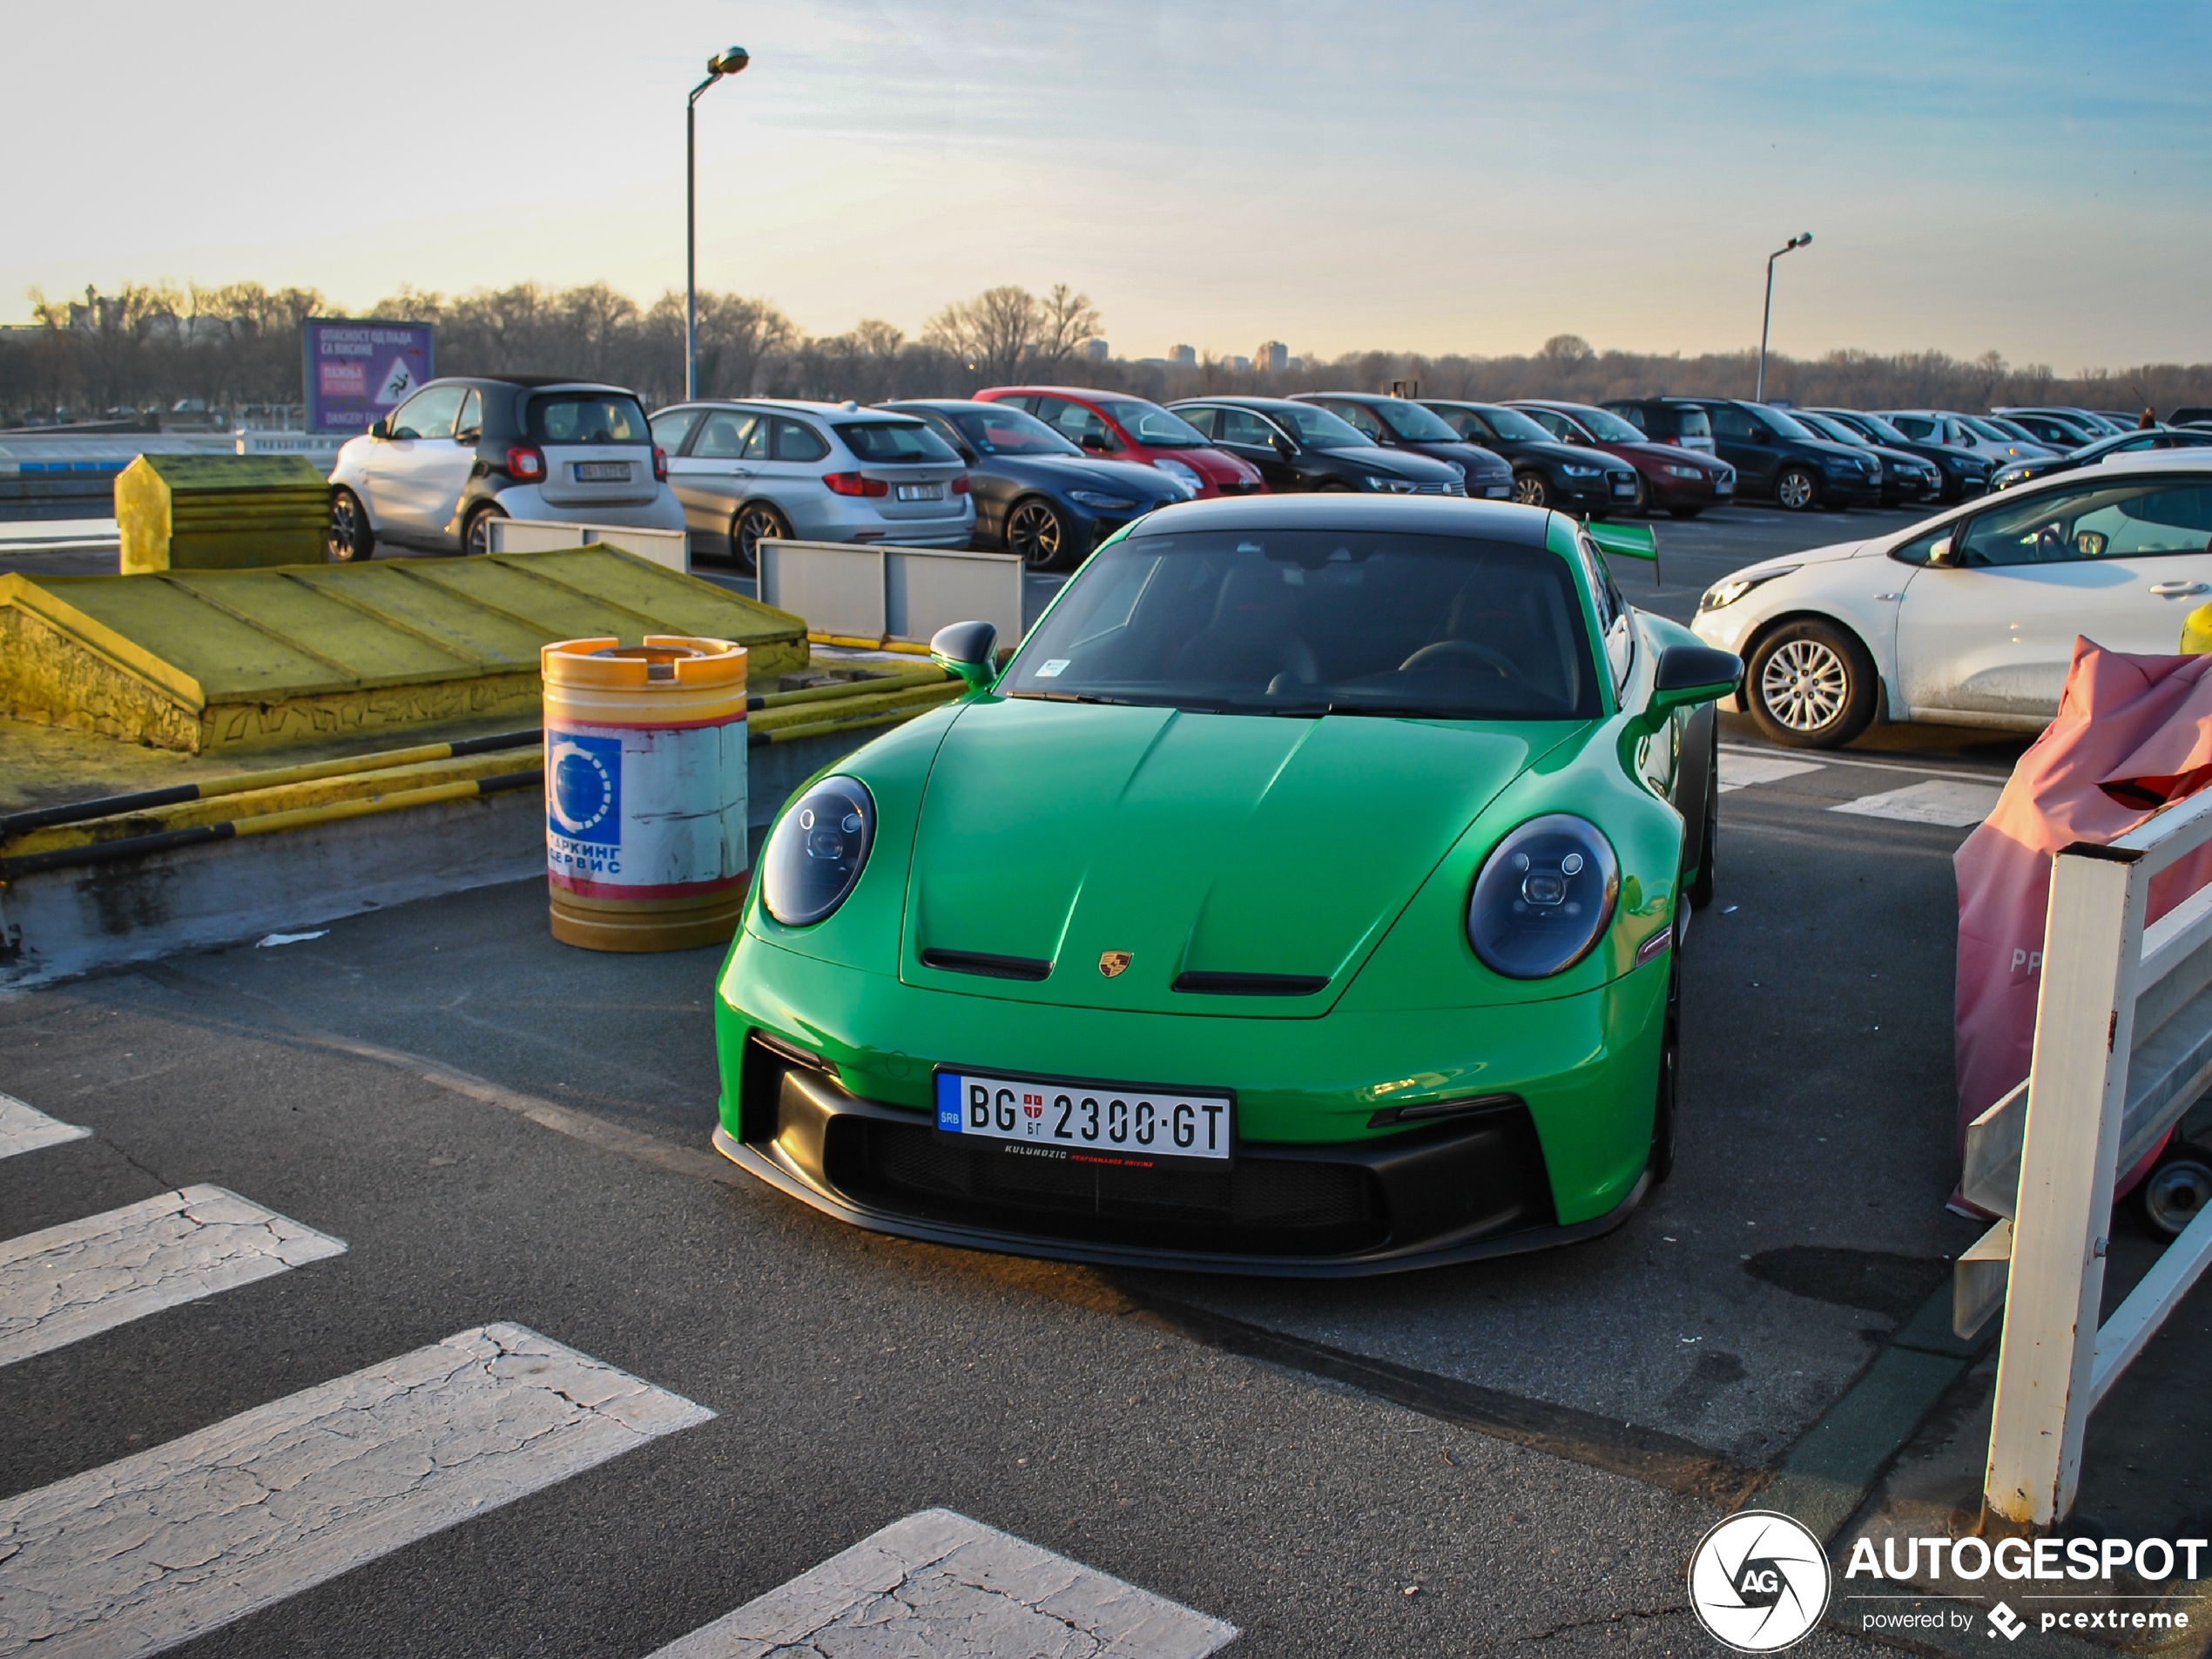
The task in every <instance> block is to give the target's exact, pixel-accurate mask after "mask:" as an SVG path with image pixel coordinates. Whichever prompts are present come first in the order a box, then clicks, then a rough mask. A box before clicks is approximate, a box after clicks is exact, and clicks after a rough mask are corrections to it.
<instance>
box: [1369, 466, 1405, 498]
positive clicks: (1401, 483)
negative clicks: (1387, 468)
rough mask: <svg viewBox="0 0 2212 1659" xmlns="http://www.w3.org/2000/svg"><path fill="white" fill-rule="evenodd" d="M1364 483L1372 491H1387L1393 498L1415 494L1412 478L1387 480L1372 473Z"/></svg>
mask: <svg viewBox="0 0 2212 1659" xmlns="http://www.w3.org/2000/svg"><path fill="white" fill-rule="evenodd" d="M1363 482H1365V483H1366V486H1367V488H1368V489H1386V490H1388V491H1389V492H1390V493H1391V494H1392V495H1393V496H1410V495H1412V494H1413V480H1412V479H1410V478H1386V477H1384V476H1383V475H1381V474H1379V473H1373V472H1371V473H1369V474H1368V475H1366V479H1365V480H1364V481H1363Z"/></svg>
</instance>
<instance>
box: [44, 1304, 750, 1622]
mask: <svg viewBox="0 0 2212 1659" xmlns="http://www.w3.org/2000/svg"><path fill="white" fill-rule="evenodd" d="M713 1415H714V1413H712V1412H711V1411H709V1410H707V1409H706V1408H705V1406H698V1405H695V1404H694V1403H693V1402H691V1400H688V1399H683V1398H681V1397H680V1396H678V1395H676V1394H671V1393H668V1392H667V1391H665V1390H664V1389H660V1388H656V1387H654V1386H652V1385H651V1383H647V1382H643V1381H640V1380H639V1379H637V1378H635V1377H632V1376H630V1375H628V1374H627V1373H625V1372H620V1371H617V1370H616V1369H615V1368H614V1367H613V1366H607V1365H602V1364H601V1363H600V1362H599V1361H598V1360H596V1359H591V1358H590V1357H589V1356H588V1355H585V1354H581V1353H578V1352H577V1351H576V1350H575V1349H573V1348H569V1347H565V1346H563V1345H562V1344H560V1343H557V1342H555V1341H553V1340H552V1339H550V1338H547V1337H543V1336H540V1335H538V1333H537V1332H535V1331H530V1330H526V1329H524V1328H523V1326H521V1325H482V1326H480V1327H478V1328H476V1329H475V1330H471V1331H463V1332H460V1333H459V1334H457V1335H455V1336H450V1337H448V1338H447V1339H445V1340H444V1341H443V1342H439V1343H434V1344H432V1345H430V1346H428V1347H427V1348H418V1349H416V1350H415V1352H413V1353H408V1354H402V1355H401V1356H400V1357H399V1358H398V1359H388V1360H386V1361H384V1362H383V1363H382V1364H381V1365H375V1366H369V1367H368V1368H367V1369H366V1370H363V1371H357V1372H354V1373H353V1375H351V1376H349V1377H341V1378H338V1379H335V1380H334V1381H332V1382H327V1383H321V1384H319V1385H318V1386H315V1387H313V1388H309V1389H307V1390H304V1391H303V1392H301V1393H297V1394H293V1395H291V1396H289V1397H288V1398H287V1399H279V1400H273V1401H272V1402H270V1403H269V1404H268V1405H266V1406H256V1407H255V1408H254V1409H253V1410H252V1411H249V1412H245V1413H240V1414H239V1415H238V1416H236V1417H233V1418H231V1419H230V1420H227V1421H226V1422H221V1423H216V1424H213V1425H212V1426H209V1427H207V1428H204V1429H201V1430H199V1432H197V1433H192V1434H187V1435H185V1437H184V1438H183V1439H182V1440H172V1441H171V1442H170V1443H169V1444H168V1445H166V1446H161V1447H154V1448H153V1449H152V1450H151V1451H147V1452H141V1453H137V1454H136V1455H134V1456H132V1457H127V1458H125V1459H122V1460H120V1461H118V1462H115V1463H111V1464H108V1465H107V1466H106V1467H104V1468H98V1469H91V1470H88V1471H86V1472H85V1473H84V1474H79V1475H73V1476H71V1478H70V1479H68V1480H60V1481H57V1482H56V1483H55V1484H53V1485H52V1486H50V1487H42V1488H40V1489H39V1490H37V1491H36V1492H30V1493H25V1494H23V1495H22V1496H20V1497H16V1498H9V1499H0V1549H12V1551H13V1553H12V1554H6V1555H4V1556H0V1655H5V1654H15V1653H20V1652H24V1651H26V1650H29V1649H34V1648H35V1649H36V1651H37V1653H38V1654H39V1656H40V1659H60V1656H72V1659H138V1656H140V1655H145V1654H152V1653H158V1652H160V1651H161V1650H162V1649H165V1648H171V1647H174V1646H176V1645H178V1644H179V1643H180V1642H186V1641H189V1640H191V1639H192V1637H194V1636H196V1635H201V1634H203V1633H205V1632H206V1631H208V1630H212V1629H216V1628H218V1627H219V1626H221V1625H225V1624H227V1623H229V1622H232V1621H233V1620H234V1619H239V1618H242V1617H244V1616H245V1615H246V1614H248V1613H251V1612H253V1611H254V1610H255V1609H257V1608H264V1607H267V1606H269V1605H270V1604H271V1603H273V1602H279V1601H281V1600H283V1599H284V1598H285V1597H287V1596H289V1595H297V1594H299V1592H300V1591H302V1590H305V1589H307V1588H312V1587H313V1586H314V1585H317V1584H320V1583H323V1582H324V1581H327V1580H329V1579H333V1578H335V1577H336V1576H338V1575H340V1574H341V1573H343V1572H346V1571H348V1570H349V1569H351V1568H355V1567H358V1566H361V1564H362V1563H363V1562H366V1561H374V1560H375V1559H376V1558H377V1557H378V1556H380V1555H384V1554H388V1553H390V1552H391V1551H393V1550H395V1549H398V1548H401V1547H402V1546H403V1545H407V1544H410V1543H413V1542H414V1541H416V1540H417V1539H420V1538H423V1537H427V1536H428V1535H429V1534H432V1533H435V1532H439V1531H442V1530H443V1529H444V1528H445V1527H450V1526H452V1525H454V1524H455V1522H457V1521H466V1520H468V1519H469V1517H470V1516H472V1515H476V1514H483V1513H484V1512H485V1511H487V1510H489V1509H493V1508H496V1507H498V1506H500V1505H502V1504H505V1503H511V1502H513V1501H515V1500H516V1499H517V1498H522V1497H526V1496H528V1495H529V1494H531V1493H533V1492H536V1491H539V1490H540V1489H542V1488H543V1487H549V1486H552V1485H554V1484H555V1483H556V1482H558V1481H561V1480H566V1479H568V1478H569V1477H570V1475H573V1474H581V1473H582V1472H583V1471H584V1470H586V1469H589V1468H590V1467H593V1466H594V1465H596V1464H598V1463H603V1462H604V1461H605V1460H608V1459H609V1458H612V1457H616V1456H618V1455H620V1454H621V1453H624V1452H627V1451H631V1450H632V1449H633V1448H635V1447H640V1446H643V1445H644V1444H645V1443H646V1442H647V1441H649V1440H654V1439H657V1438H658V1437H659V1436H660V1435H663V1434H667V1433H673V1432H674V1431H676V1430H678V1429H681V1428H688V1427H690V1426H691V1425H693V1424H695V1423H701V1422H705V1420H707V1419H709V1418H711V1417H712V1416H713Z"/></svg>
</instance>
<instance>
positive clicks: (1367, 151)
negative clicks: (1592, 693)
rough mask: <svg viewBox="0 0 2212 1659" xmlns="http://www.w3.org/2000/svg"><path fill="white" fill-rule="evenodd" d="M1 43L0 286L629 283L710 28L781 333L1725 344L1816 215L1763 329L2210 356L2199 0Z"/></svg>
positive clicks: (729, 24)
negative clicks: (1063, 292)
mask: <svg viewBox="0 0 2212 1659" xmlns="http://www.w3.org/2000/svg"><path fill="white" fill-rule="evenodd" d="M6 38H7V41H8V49H7V51H5V52H4V53H0V108H4V109H5V110H6V111H8V115H9V127H10V134H11V138H12V145H11V148H12V149H13V151H14V152H15V159H16V161H17V166H16V168H15V169H14V176H15V178H16V179H17V188H16V189H14V190H13V191H11V192H10V202H9V206H8V210H7V212H6V213H5V215H4V216H0V320H25V319H27V317H28V314H29V301H28V300H27V298H26V294H27V291H28V290H30V288H32V287H40V288H43V289H44V290H45V291H46V292H47V293H48V294H49V295H56V294H60V293H78V292H81V291H82V290H83V288H84V286H85V285H86V284H87V283H94V284H98V286H100V287H102V288H103V289H112V288H114V287H118V286H119V285H121V284H123V283H125V282H131V281H152V280H172V281H175V282H178V283H180V284H181V283H187V282H199V283H203V284H219V283H225V282H231V281H239V280H253V281H259V282H261V283H264V284H266V285H267V286H269V287H284V286H303V287H315V288H319V289H320V290H322V291H323V292H324V293H326V294H327V295H328V296H330V298H331V299H332V300H334V301H335V302H337V303H338V304H340V305H341V306H343V307H347V308H354V309H358V308H360V307H366V306H368V305H369V304H370V303H372V302H373V301H374V300H377V299H379V298H380V297H381V296H383V295H385V294H388V293H392V292H394V291H395V290H396V289H398V288H399V287H401V285H402V284H411V285H412V286H413V287H415V288H417V289H421V290H430V291H437V292H442V293H448V294H450V293H458V292H463V291H466V290H469V289H471V288H475V287H504V286H506V285H508V284H510V283H514V282H518V281H523V280H535V281H538V282H542V283H546V284H550V285H553V286H559V287H565V286H568V285H570V284H574V283H580V282H589V281H595V280H604V281H605V282H607V283H609V284H610V285H611V286H613V287H616V288H617V289H620V290H622V291H623V292H624V293H629V294H631V295H632V296H633V297H635V298H637V300H640V301H641V302H649V301H650V300H651V299H652V298H654V297H655V296H656V295H658V293H661V292H663V291H664V290H666V289H669V288H671V287H673V288H679V289H680V287H682V285H683V280H684V113H683V111H684V100H685V94H686V93H687V92H688V91H689V90H690V88H691V85H692V84H695V83H696V82H697V81H698V79H699V78H701V76H702V74H703V72H704V64H705V59H706V58H707V57H710V56H711V55H712V54H713V53H714V51H717V50H718V49H719V48H721V47H723V46H725V45H727V44H732V43H735V44H743V45H744V46H745V47H746V48H747V50H748V51H750V52H751V53H752V66H751V68H750V69H748V70H747V71H746V72H745V73H744V74H743V75H742V76H739V77H737V78H733V79H731V80H728V81H725V83H723V84H719V85H718V86H716V87H714V88H713V89H712V90H711V91H709V92H708V93H707V94H706V95H705V98H702V99H701V100H700V102H699V105H698V157H699V182H698V216H699V253H698V267H699V284H700V286H701V287H703V288H708V289H718V290H725V291H734V292H738V293H746V294H753V295H759V296H763V297H765V298H767V299H769V300H773V301H774V302H775V303H776V304H777V305H779V306H780V307H782V308H783V309H784V310H785V311H786V313H788V314H790V315H791V317H792V319H793V320H794V321H796V322H797V323H798V324H799V327H801V328H803V329H805V330H806V332H808V333H811V334H835V333H840V332H842V331H843V330H845V329H847V328H849V327H852V326H853V323H855V322H856V321H858V320H860V319H862V318H865V317H880V318H883V319H886V320H889V321H890V322H892V323H894V324H895V325H896V326H898V327H901V328H903V329H905V330H906V331H907V332H908V333H909V334H919V333H920V331H921V327H922V325H923V323H924V322H925V321H926V320H927V318H928V316H929V315H930V314H931V313H933V312H934V311H935V310H937V309H938V308H939V307H941V306H942V305H944V304H945V303H946V302H947V301H948V300H955V299H961V298H965V297H967V296H968V295H971V294H973V293H976V292H978V291H980V290H981V289H983V288H986V287H993V286H995V285H997V284H1000V283H1008V282H1011V283H1019V284H1021V285H1022V286H1024V287H1029V288H1031V289H1034V290H1036V291H1038V292H1040V293H1042V291H1043V290H1045V289H1046V288H1048V287H1050V286H1051V285H1052V284H1054V283H1055V282H1066V283H1068V284H1069V285H1070V286H1071V287H1075V288H1076V289H1078V290H1080V291H1082V292H1083V293H1088V294H1089V296H1090V298H1091V300H1092V301H1093V303H1094V304H1096V306H1097V307H1098V308H1099V310H1100V312H1101V313H1102V314H1103V319H1104V333H1105V334H1106V337H1107V338H1108V339H1109V341H1110V342H1111V343H1112V347H1113V349H1114V351H1115V352H1116V354H1119V355H1123V356H1129V357H1143V356H1163V355H1165V354H1167V352H1168V349H1169V347H1170V346H1171V345H1174V344H1177V343H1189V344H1190V345H1192V346H1195V347H1198V348H1200V349H1201V350H1212V351H1215V352H1217V353H1220V354H1249V353H1251V351H1252V349H1253V348H1254V347H1256V346H1257V345H1258V343H1259V342H1260V341H1263V340H1271V339H1274V340H1282V341H1286V342H1288V343H1289V345H1290V347H1291V350H1292V352H1294V353H1298V354H1313V355H1321V356H1329V355H1333V354H1337V353H1339V352H1344V351H1350V350H1353V349H1359V348H1370V347H1372V348H1379V349H1385V350H1406V351H1422V352H1426V353H1431V354H1441V353H1446V352H1466V353H1470V354H1507V353H1515V352H1525V351H1531V350H1534V348H1535V347H1538V346H1539V345H1541V343H1542V341H1544V340H1546V339H1547V338H1548V337H1549V336H1551V335H1553V334H1561V333H1573V334H1581V336H1583V337H1584V338H1585V339H1587V340H1588V341H1590V342H1592V343H1593V344H1594V345H1595V346H1597V347H1599V348H1601V349H1603V348H1607V347H1618V348H1622V349H1627V350H1638V351H1661V352H1664V351H1681V352H1684V353H1696V352H1701V351H1708V350H1716V351H1727V350H1741V349H1749V348H1752V347H1756V346H1757V342H1758V330H1759V310H1760V300H1761V293H1762V287H1763V284H1764V274H1765V259H1766V256H1767V254H1769V253H1771V252H1772V251H1774V250H1775V249H1777V248H1778V247H1780V246H1782V245H1783V243H1784V241H1785V240H1787V239H1788V238H1789V237H1790V236H1791V235H1792V234H1793V233H1797V232H1800V231H1808V230H1809V231H1811V232H1812V233H1814V240H1813V242H1812V244H1811V246H1808V247H1806V248H1804V249H1802V250H1800V251H1798V252H1797V253H1791V254H1790V255H1788V256H1787V257H1786V258H1785V259H1784V260H1782V261H1781V262H1780V264H1779V266H1777V273H1776V283H1775V299H1774V324H1773V341H1774V348H1775V349H1776V350H1777V351H1779V352H1784V353H1787V354H1792V355H1797V356H1808V355H1817V354H1820V353H1823V352H1826V351H1830V350H1833V349H1837V348H1841V347H1858V348H1861V349H1865V350H1868V351H1874V352H1883V353H1888V352H1898V351H1909V350H1921V349H1929V348H1934V349H1939V350H1943V351H1947V352H1950V353H1952V354H1957V355H1962V356H1973V355H1979V354H1981V353H1983V352H1986V351H1991V350H1994V351H1997V352H2000V353H2001V354H2003V355H2004V356H2005V358H2006V360H2007V361H2010V362H2013V363H2015V364H2022V363H2028V362H2040V363H2046V364H2048V365H2050V366H2052V367H2053V368H2056V369H2057V370H2059V371H2060V373H2062V374H2065V373H2071V372H2073V371H2074V370H2076V369H2078V368H2087V367H2097V366H2105V367H2113V368H2119V367H2124V366H2128V365H2133V364H2137V363H2141V362H2145V361H2212V282H2208V280H2206V273H2207V272H2208V270H2212V213H2208V212H2207V208H2208V206H2212V75H2208V74H2207V72H2206V71H2207V68H2208V65H2212V6H2208V5H2206V4H2203V3H2198V0H2188V3H2129V0H2100V3H2098V4H2094V5H2084V4H2081V3H2079V0H2068V3H2060V4H2040V3H2021V4H1981V3H1970V0H1958V3H1949V4H1944V5H1939V6H1929V5H1926V4H1924V3H1879V0H1876V3H1858V4H1853V5H1849V6H1838V5H1834V4H1811V3H1800V0H1764V3H1762V4H1759V5H1757V6H1747V5H1743V4H1741V3H1734V0H1718V3H1715V0H1672V3H1665V4H1659V3H1653V4H1638V3H1615V4H1609V5H1583V6H1568V5H1557V6H1554V5H1541V6H1539V5H1531V4H1528V3H1526V0H1523V3H1521V4H1518V5H1514V6H1500V5H1491V4H1487V3H1467V0H1460V3H1451V0H1446V3H1413V0H1406V3H1390V0H1367V3H1365V4H1345V3H1342V0H1339V3H1334V4H1328V5H1320V4H1308V3H1304V0H1277V3H1247V0H1208V3H1206V4H1204V5H1203V6H1199V5H1190V4H1187V3H1185V4H1163V3H1156V0H1113V3H1101V0H1089V3H1084V4H1075V3H1069V0H1007V3H1001V0H972V3H958V0H899V3H894V4H879V3H875V0H780V3H779V4H777V5H775V6H772V7H761V6H749V5H732V4H728V3H717V0H667V3H659V0H637V3H631V4H628V5H623V6H607V5H604V4H584V3H573V0H536V3H533V4H531V5H529V6H516V5H514V4H512V3H509V4H502V5H491V4H486V3H481V0H443V3H421V0H380V3H378V4H376V5H374V6H373V7H363V6H346V7H337V6H314V7H311V6H301V5H297V4H289V5H287V4H266V3H254V0H194V3H192V4H191V5H189V6H181V5H177V4H175V3H165V4H161V5H153V4H142V3H138V0H125V3H119V4H111V5H108V6H104V7H101V8H98V9H97V16H95V14H93V13H87V12H84V11H83V10H72V9H71V8H67V7H55V6H43V7H35V6H31V5H30V4H28V3H24V4H22V5H19V6H17V7H16V8H12V9H11V15H10V17H9V20H8V22H7V24H6ZM26 163H28V165H26ZM33 180H35V181H36V186H35V187H31V184H32V181H33Z"/></svg>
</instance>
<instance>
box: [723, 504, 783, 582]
mask: <svg viewBox="0 0 2212 1659" xmlns="http://www.w3.org/2000/svg"><path fill="white" fill-rule="evenodd" d="M790 538H791V526H790V525H788V524H786V523H784V516H783V515H782V514H781V513H779V512H778V511H777V510H776V509H774V508H772V507H769V506H765V505H761V506H754V507H748V508H746V509H745V511H743V512H742V513H739V514H738V524H737V529H735V530H734V531H732V534H731V536H730V547H731V550H732V552H734V553H735V554H736V555H737V559H738V569H739V570H743V571H745V572H746V573H747V574H748V575H750V574H752V572H754V571H756V570H759V568H760V544H761V543H763V542H777V541H788V540H789V539H790Z"/></svg>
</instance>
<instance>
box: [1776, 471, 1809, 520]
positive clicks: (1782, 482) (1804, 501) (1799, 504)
mask: <svg viewBox="0 0 2212 1659" xmlns="http://www.w3.org/2000/svg"><path fill="white" fill-rule="evenodd" d="M1774 499H1775V501H1776V502H1777V504H1778V505H1780V507H1781V508H1782V509H1783V510H1784V512H1791V513H1809V512H1811V510H1812V509H1814V508H1816V507H1817V506H1819V505H1820V480H1819V479H1817V478H1816V477H1814V476H1813V475H1811V473H1810V472H1807V471H1806V470H1805V469H1804V468H1803V467H1784V469H1782V475H1781V476H1780V477H1778V478H1777V479H1776V480H1775V481H1774Z"/></svg>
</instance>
